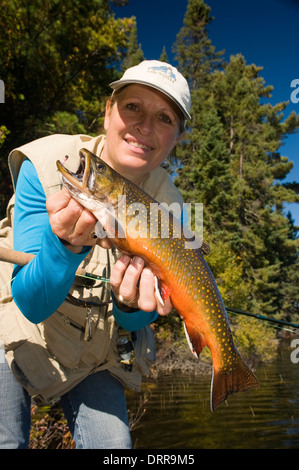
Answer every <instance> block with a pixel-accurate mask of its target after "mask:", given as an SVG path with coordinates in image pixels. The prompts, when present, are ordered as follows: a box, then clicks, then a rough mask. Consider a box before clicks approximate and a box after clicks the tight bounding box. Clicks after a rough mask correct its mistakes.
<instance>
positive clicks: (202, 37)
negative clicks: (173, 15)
mask: <svg viewBox="0 0 299 470" xmlns="http://www.w3.org/2000/svg"><path fill="white" fill-rule="evenodd" d="M210 12H211V8H210V7H209V6H208V5H206V4H205V3H204V1H203V0H189V3H188V6H187V10H186V13H185V17H184V25H183V27H182V28H181V30H180V31H179V33H178V34H177V39H176V43H175V44H174V47H173V52H174V53H175V54H176V56H175V59H176V60H177V61H178V64H179V68H180V71H181V72H182V74H183V75H184V77H186V79H187V80H188V82H189V84H190V86H191V88H192V89H198V88H199V87H200V86H202V85H203V84H204V83H205V80H207V79H208V78H209V73H210V72H211V71H212V70H215V69H216V68H218V67H219V66H221V64H222V60H223V59H222V55H223V51H222V52H216V51H215V47H214V46H213V45H212V43H211V40H210V39H209V35H208V26H209V24H210V23H211V22H212V21H213V17H211V15H210Z"/></svg>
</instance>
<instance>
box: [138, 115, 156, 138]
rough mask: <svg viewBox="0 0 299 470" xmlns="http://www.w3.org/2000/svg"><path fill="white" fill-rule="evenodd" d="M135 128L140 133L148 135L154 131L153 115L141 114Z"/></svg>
mask: <svg viewBox="0 0 299 470" xmlns="http://www.w3.org/2000/svg"><path fill="white" fill-rule="evenodd" d="M136 128H137V129H138V130H139V132H140V134H143V135H148V134H153V132H154V120H153V117H152V116H151V115H149V114H143V115H142V116H141V117H140V119H139V121H138V122H137V123H136Z"/></svg>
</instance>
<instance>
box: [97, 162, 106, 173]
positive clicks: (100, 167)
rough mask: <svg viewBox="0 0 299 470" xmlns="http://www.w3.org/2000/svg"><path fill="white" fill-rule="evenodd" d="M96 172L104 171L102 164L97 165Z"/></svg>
mask: <svg viewBox="0 0 299 470" xmlns="http://www.w3.org/2000/svg"><path fill="white" fill-rule="evenodd" d="M98 170H100V171H104V170H105V166H104V164H103V163H98Z"/></svg>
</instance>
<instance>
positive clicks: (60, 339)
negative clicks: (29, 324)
mask: <svg viewBox="0 0 299 470" xmlns="http://www.w3.org/2000/svg"><path fill="white" fill-rule="evenodd" d="M42 329H43V331H42V335H43V339H44V341H45V342H46V346H47V349H48V350H49V352H50V353H51V355H52V356H53V357H54V358H55V359H57V361H58V362H60V363H61V364H62V365H63V366H65V367H68V368H70V369H74V368H76V367H78V365H79V361H80V358H81V356H82V354H83V353H84V351H85V350H86V349H87V348H88V346H89V344H88V343H87V342H86V341H83V336H84V327H80V325H78V326H75V324H74V323H73V322H71V321H70V320H69V319H68V317H66V316H65V315H62V314H61V313H59V312H55V313H53V314H52V315H51V316H50V317H49V318H47V320H45V321H44V322H43V328H42Z"/></svg>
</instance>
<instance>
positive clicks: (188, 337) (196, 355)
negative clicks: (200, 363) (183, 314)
mask: <svg viewBox="0 0 299 470" xmlns="http://www.w3.org/2000/svg"><path fill="white" fill-rule="evenodd" d="M183 324H184V331H185V335H186V339H187V343H188V346H189V348H190V350H191V352H192V354H194V356H195V357H197V359H198V354H197V353H196V351H195V349H194V347H193V346H192V342H191V340H190V336H189V334H188V331H187V328H186V325H185V322H183Z"/></svg>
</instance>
